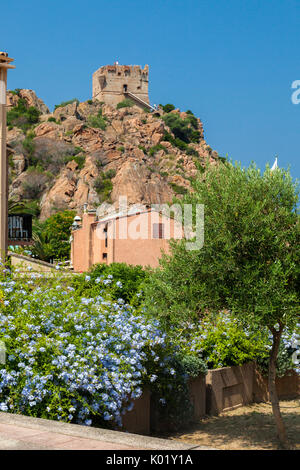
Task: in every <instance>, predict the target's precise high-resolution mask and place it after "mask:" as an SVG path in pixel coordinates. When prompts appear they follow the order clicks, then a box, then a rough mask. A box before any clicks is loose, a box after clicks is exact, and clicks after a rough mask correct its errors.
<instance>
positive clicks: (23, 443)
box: [0, 413, 209, 450]
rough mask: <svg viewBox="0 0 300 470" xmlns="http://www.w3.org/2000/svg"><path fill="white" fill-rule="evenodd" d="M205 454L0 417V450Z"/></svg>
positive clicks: (155, 441)
mask: <svg viewBox="0 0 300 470" xmlns="http://www.w3.org/2000/svg"><path fill="white" fill-rule="evenodd" d="M145 449H153V450H205V449H209V448H208V447H205V446H198V445H196V444H186V443H183V442H179V441H175V440H168V439H159V438H152V437H148V436H140V435H137V434H130V433H125V432H118V431H110V430H107V429H99V428H89V427H86V426H79V425H77V424H67V423H61V422H57V421H50V420H46V419H39V418H30V417H28V416H22V415H16V414H10V413H0V450H145Z"/></svg>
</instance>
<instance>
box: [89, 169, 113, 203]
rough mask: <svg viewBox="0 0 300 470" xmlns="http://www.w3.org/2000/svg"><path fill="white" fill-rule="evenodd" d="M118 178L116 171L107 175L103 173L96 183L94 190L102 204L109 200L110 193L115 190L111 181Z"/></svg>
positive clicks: (111, 171) (110, 171)
mask: <svg viewBox="0 0 300 470" xmlns="http://www.w3.org/2000/svg"><path fill="white" fill-rule="evenodd" d="M115 176H116V171H115V170H113V169H111V170H108V171H107V172H106V173H105V172H103V171H102V172H101V173H100V176H98V177H97V178H96V179H95V181H94V189H95V191H96V192H97V194H98V196H99V198H100V200H101V202H102V201H105V200H107V199H109V196H110V193H111V191H112V189H113V184H112V182H111V179H112V178H114V177H115Z"/></svg>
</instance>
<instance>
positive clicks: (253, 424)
mask: <svg viewBox="0 0 300 470" xmlns="http://www.w3.org/2000/svg"><path fill="white" fill-rule="evenodd" d="M280 408H281V413H282V416H283V419H284V422H285V425H286V429H287V434H288V438H289V440H290V443H291V444H292V446H293V448H294V449H296V450H300V399H299V398H298V399H295V400H282V401H281V402H280ZM160 437H168V438H170V439H177V440H178V439H179V440H182V441H184V442H186V443H188V444H195V445H202V446H209V447H214V448H215V449H223V450H276V449H279V448H280V447H279V444H278V439H277V436H276V429H275V424H274V418H273V414H272V407H271V404H270V403H253V404H251V405H248V406H242V407H240V408H236V409H235V410H232V411H227V412H226V413H222V414H220V415H219V416H209V417H206V418H204V419H202V420H201V421H199V422H197V423H193V424H191V425H190V426H189V428H187V429H184V430H182V431H181V432H177V433H173V434H170V433H168V434H167V435H166V434H164V435H162V434H160Z"/></svg>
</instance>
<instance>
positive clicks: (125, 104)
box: [117, 98, 134, 109]
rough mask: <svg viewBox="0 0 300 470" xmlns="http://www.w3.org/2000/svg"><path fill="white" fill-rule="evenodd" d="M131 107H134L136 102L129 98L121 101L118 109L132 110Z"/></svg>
mask: <svg viewBox="0 0 300 470" xmlns="http://www.w3.org/2000/svg"><path fill="white" fill-rule="evenodd" d="M131 106H134V102H133V101H132V100H130V99H129V98H126V99H125V100H123V101H120V103H118V104H117V109H120V108H130V107H131Z"/></svg>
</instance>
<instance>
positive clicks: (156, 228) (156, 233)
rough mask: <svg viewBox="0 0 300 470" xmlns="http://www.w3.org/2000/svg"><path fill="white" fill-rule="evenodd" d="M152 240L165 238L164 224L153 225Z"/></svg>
mask: <svg viewBox="0 0 300 470" xmlns="http://www.w3.org/2000/svg"><path fill="white" fill-rule="evenodd" d="M152 238H164V224H153V236H152Z"/></svg>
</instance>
